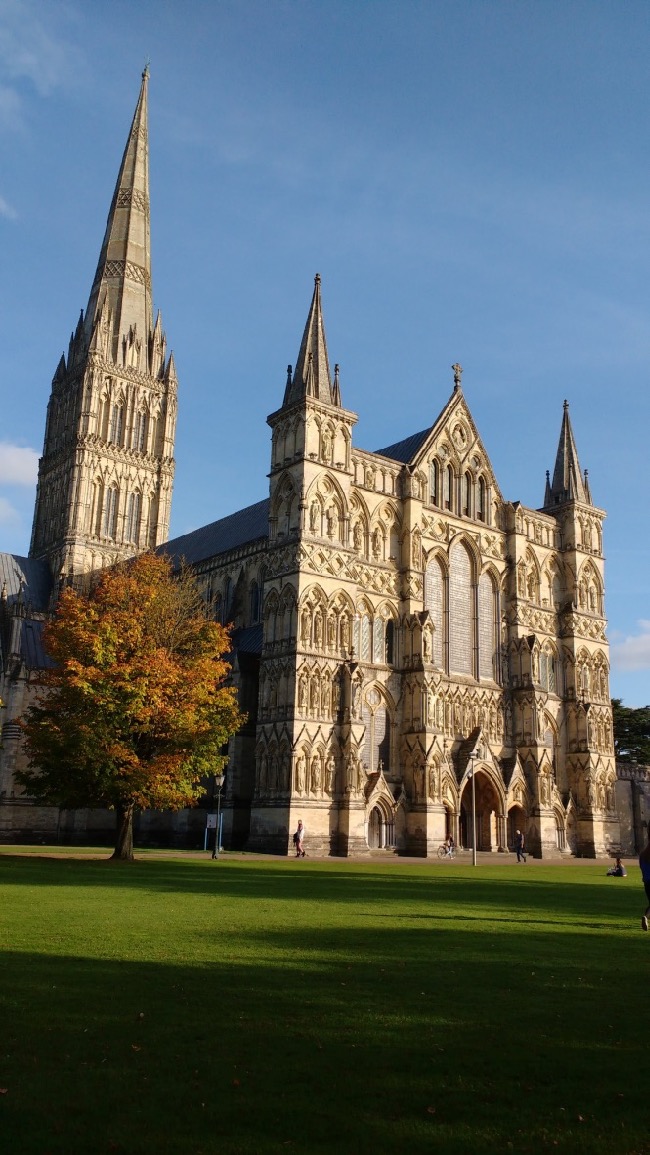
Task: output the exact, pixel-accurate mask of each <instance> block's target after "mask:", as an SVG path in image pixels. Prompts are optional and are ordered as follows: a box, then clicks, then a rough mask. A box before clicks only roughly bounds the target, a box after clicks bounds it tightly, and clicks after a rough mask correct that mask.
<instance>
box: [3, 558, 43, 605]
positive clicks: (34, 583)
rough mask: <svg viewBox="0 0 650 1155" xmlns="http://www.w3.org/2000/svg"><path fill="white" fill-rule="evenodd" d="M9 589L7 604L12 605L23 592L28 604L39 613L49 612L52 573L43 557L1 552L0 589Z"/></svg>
mask: <svg viewBox="0 0 650 1155" xmlns="http://www.w3.org/2000/svg"><path fill="white" fill-rule="evenodd" d="M3 585H6V589H7V604H8V605H12V604H13V602H15V601H17V600H18V598H19V597H20V595H21V593H22V600H23V602H24V603H25V605H26V606H29V607H31V609H33V610H35V611H36V612H37V613H47V609H48V607H49V604H50V596H51V594H52V585H53V582H52V574H51V571H50V567H49V565H48V563H47V562H46V561H44V560H42V559H41V558H33V557H20V556H19V555H18V554H15V553H0V590H1V589H2V587H3Z"/></svg>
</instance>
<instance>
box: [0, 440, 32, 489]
mask: <svg viewBox="0 0 650 1155" xmlns="http://www.w3.org/2000/svg"><path fill="white" fill-rule="evenodd" d="M37 475H38V453H37V452H36V450H35V449H27V448H23V447H22V446H20V445H12V444H11V443H10V442H9V441H0V482H2V483H4V484H5V485H35V484H36V477H37Z"/></svg>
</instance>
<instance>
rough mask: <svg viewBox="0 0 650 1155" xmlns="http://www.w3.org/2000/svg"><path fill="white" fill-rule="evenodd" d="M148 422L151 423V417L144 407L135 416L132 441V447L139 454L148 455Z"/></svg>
mask: <svg viewBox="0 0 650 1155" xmlns="http://www.w3.org/2000/svg"><path fill="white" fill-rule="evenodd" d="M148 421H149V415H148V413H147V410H146V409H145V408H144V406H141V407H140V409H138V411H137V413H136V415H135V421H134V423H133V439H132V446H131V447H132V448H133V449H135V450H136V452H137V453H146V450H147V425H148Z"/></svg>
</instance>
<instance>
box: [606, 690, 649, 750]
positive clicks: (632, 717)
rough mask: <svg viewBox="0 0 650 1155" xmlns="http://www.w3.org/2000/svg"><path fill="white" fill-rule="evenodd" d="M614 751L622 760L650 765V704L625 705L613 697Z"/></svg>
mask: <svg viewBox="0 0 650 1155" xmlns="http://www.w3.org/2000/svg"><path fill="white" fill-rule="evenodd" d="M612 716H613V723H614V752H615V754H616V757H617V758H620V760H621V761H622V762H636V763H638V764H639V765H641V766H650V706H639V707H637V708H634V707H632V706H624V705H623V702H622V700H621V698H612Z"/></svg>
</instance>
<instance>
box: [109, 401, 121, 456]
mask: <svg viewBox="0 0 650 1155" xmlns="http://www.w3.org/2000/svg"><path fill="white" fill-rule="evenodd" d="M123 437H124V401H123V400H122V398H119V400H117V401H116V402H115V403H114V405H113V407H112V409H111V428H110V433H109V441H110V442H111V443H112V444H113V445H120V446H121V445H122V440H123Z"/></svg>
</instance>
